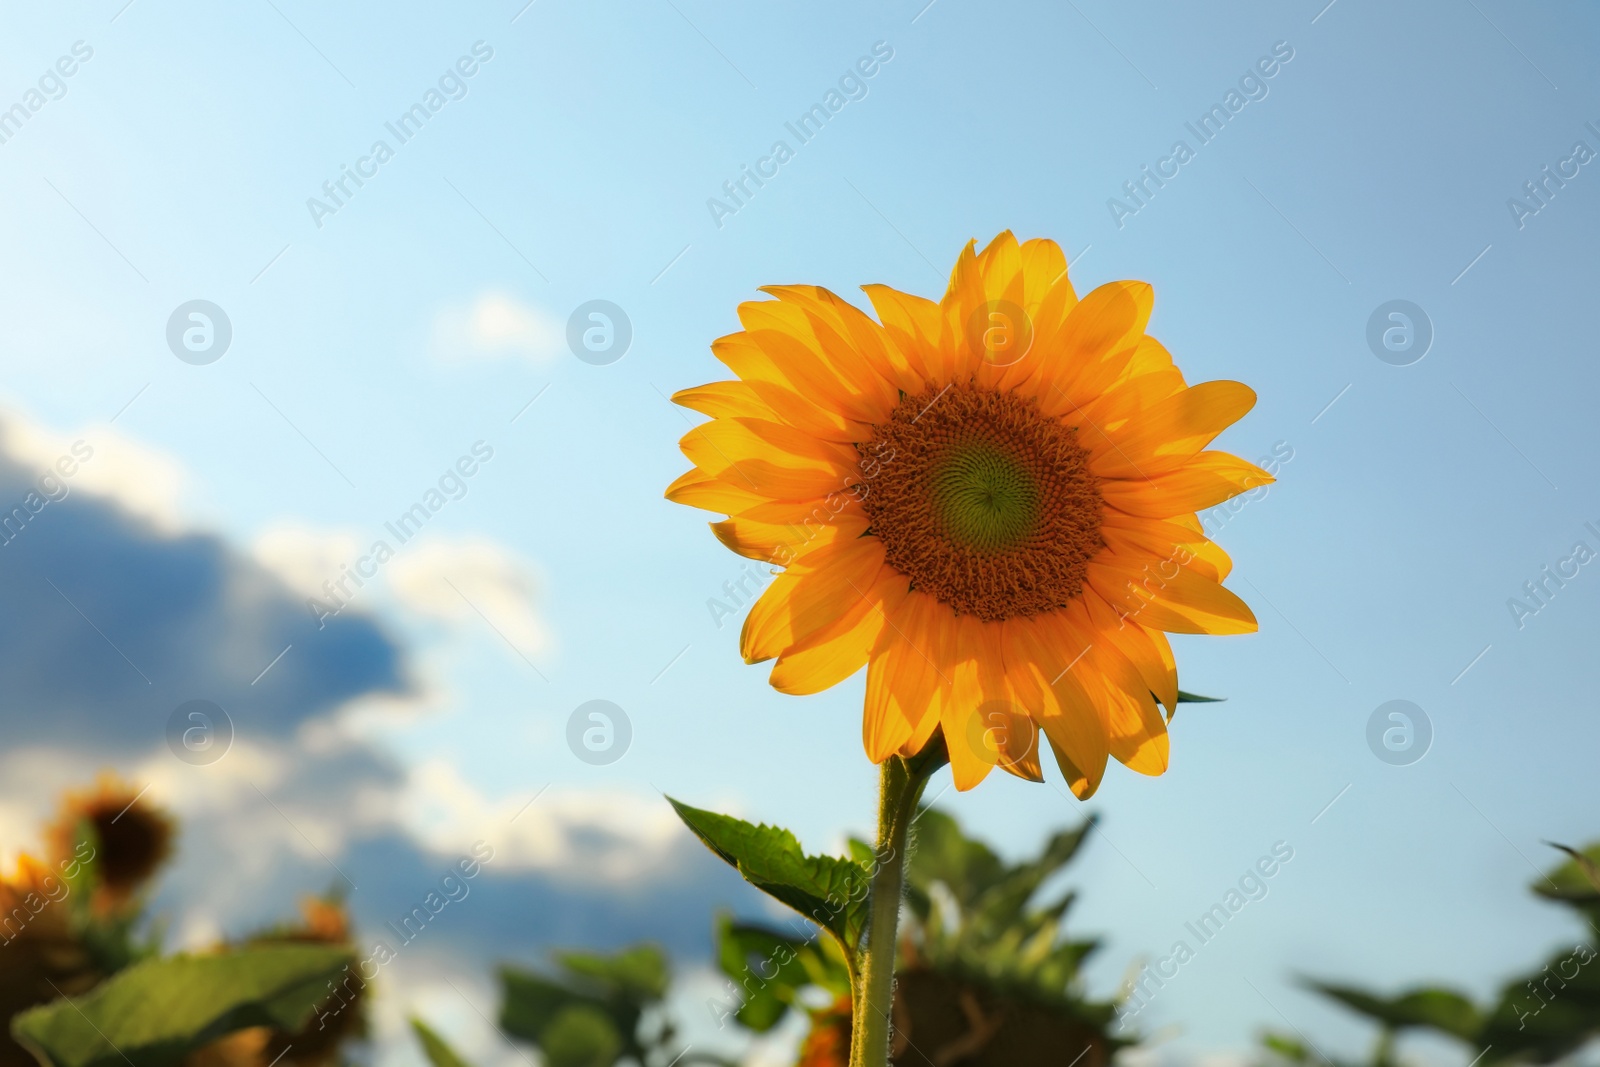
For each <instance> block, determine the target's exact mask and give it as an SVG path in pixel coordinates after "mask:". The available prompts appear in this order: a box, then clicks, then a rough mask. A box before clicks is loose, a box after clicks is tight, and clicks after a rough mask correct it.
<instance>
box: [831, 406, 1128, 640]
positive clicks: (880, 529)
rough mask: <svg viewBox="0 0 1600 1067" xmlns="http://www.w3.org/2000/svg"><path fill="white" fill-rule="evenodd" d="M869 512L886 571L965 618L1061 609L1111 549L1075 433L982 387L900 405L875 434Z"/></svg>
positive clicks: (869, 461)
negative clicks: (896, 573)
mask: <svg viewBox="0 0 1600 1067" xmlns="http://www.w3.org/2000/svg"><path fill="white" fill-rule="evenodd" d="M857 448H858V450H859V451H860V453H861V456H862V464H861V469H862V473H863V480H862V482H861V492H862V493H863V500H862V504H863V507H864V508H865V510H866V512H867V515H868V517H869V518H870V519H871V522H872V527H871V530H872V533H873V534H875V535H876V536H877V537H878V538H879V540H881V541H882V542H883V544H884V553H885V556H886V558H887V559H888V562H889V565H890V566H892V567H894V568H895V569H897V570H899V571H900V572H901V573H903V574H905V575H906V576H907V577H908V578H910V579H911V585H912V587H913V588H915V589H919V590H921V591H922V592H925V593H928V594H929V595H931V596H933V597H936V598H937V599H939V600H941V601H943V602H944V603H945V604H948V605H949V606H950V607H951V608H952V609H953V610H954V611H955V612H956V614H958V615H968V614H970V615H975V616H977V617H978V618H980V619H982V620H983V621H985V622H997V621H999V620H1001V619H1006V618H1010V617H1012V616H1016V615H1034V614H1038V613H1041V612H1046V611H1054V610H1056V609H1058V608H1062V607H1065V606H1066V605H1067V604H1069V603H1070V602H1071V601H1072V600H1073V599H1074V598H1076V597H1077V596H1078V595H1079V594H1080V593H1081V592H1082V591H1083V582H1084V574H1085V572H1086V568H1087V566H1088V562H1089V560H1091V559H1092V558H1094V556H1095V554H1096V553H1098V552H1099V551H1100V549H1101V548H1102V547H1104V544H1105V542H1104V540H1103V539H1102V538H1101V536H1100V514H1101V501H1100V493H1099V490H1098V488H1097V486H1096V481H1095V477H1094V475H1092V474H1091V473H1090V472H1089V466H1088V461H1089V454H1088V452H1087V451H1086V450H1085V449H1084V448H1083V447H1082V446H1081V445H1079V444H1078V440H1077V434H1076V432H1075V431H1074V430H1073V429H1072V428H1071V427H1070V426H1066V425H1064V424H1063V423H1061V421H1060V420H1058V419H1051V418H1046V417H1045V416H1043V415H1041V414H1039V412H1038V410H1037V408H1036V406H1035V405H1034V404H1033V402H1032V401H1031V400H1028V399H1025V398H1022V397H1018V396H1016V395H1015V394H1012V393H1001V392H999V391H997V390H993V389H985V388H982V387H980V386H976V385H952V386H949V387H947V388H946V389H944V390H942V391H935V390H934V389H932V388H929V389H928V390H926V391H925V392H923V393H922V394H921V395H918V396H908V397H905V398H903V399H902V400H901V401H900V403H899V405H898V406H896V408H895V410H894V412H893V413H892V414H891V415H890V417H889V421H887V422H884V423H881V424H879V425H877V426H875V427H873V436H872V438H871V440H870V441H867V442H865V443H863V444H860V445H858V446H857Z"/></svg>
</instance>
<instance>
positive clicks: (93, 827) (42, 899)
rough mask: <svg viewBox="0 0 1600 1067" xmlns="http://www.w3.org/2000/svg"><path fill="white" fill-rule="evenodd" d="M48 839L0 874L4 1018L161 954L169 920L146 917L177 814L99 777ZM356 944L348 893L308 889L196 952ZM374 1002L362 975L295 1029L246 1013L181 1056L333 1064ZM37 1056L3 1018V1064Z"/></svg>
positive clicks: (192, 1065) (228, 1065) (204, 1063)
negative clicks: (293, 904)
mask: <svg viewBox="0 0 1600 1067" xmlns="http://www.w3.org/2000/svg"><path fill="white" fill-rule="evenodd" d="M42 836H43V840H44V848H43V849H42V850H41V855H40V856H39V857H34V856H31V855H27V854H24V855H22V856H21V857H20V858H19V859H18V861H17V867H16V870H15V872H14V873H12V874H10V875H9V876H5V877H3V878H0V1023H5V1024H9V1023H10V1022H11V1021H13V1020H14V1019H15V1018H16V1017H17V1016H19V1015H20V1014H22V1013H23V1012H25V1011H27V1010H28V1009H30V1008H35V1007H37V1006H39V1005H47V1004H50V1003H52V1002H56V1001H58V1000H60V999H61V998H72V999H73V1000H74V1001H75V1002H76V1003H79V1004H81V1003H84V1002H85V1000H86V999H87V998H92V997H93V996H94V995H95V992H96V991H97V990H98V989H100V988H101V987H103V986H105V985H106V984H108V983H110V982H112V981H113V980H115V979H117V978H118V977H119V976H126V975H127V974H131V973H133V972H134V969H135V967H136V965H138V964H141V963H148V962H152V961H155V960H157V959H158V957H159V956H160V951H161V940H162V934H163V929H162V925H161V923H160V922H159V921H153V920H151V918H150V917H149V916H148V915H147V914H146V908H145V903H146V899H147V897H148V895H149V891H150V889H151V888H152V886H153V884H154V881H155V877H156V875H157V874H159V873H160V871H161V870H162V868H163V867H164V866H165V864H166V863H167V861H168V860H170V859H171V858H172V855H173V852H174V847H175V842H176V838H177V822H176V820H175V819H173V817H172V816H171V815H170V814H168V813H167V812H165V811H163V810H162V809H161V808H159V807H158V806H157V805H155V804H154V803H152V802H151V801H150V800H148V799H147V798H146V797H145V794H144V791H143V790H139V789H136V788H134V787H133V786H132V785H130V784H128V783H126V782H124V781H122V780H121V779H119V778H117V777H116V776H115V775H112V774H102V775H101V776H100V777H99V778H98V779H97V780H96V781H95V783H94V785H93V786H92V787H90V788H88V789H84V790H74V791H69V792H67V793H66V794H64V795H63V797H62V799H61V802H60V805H59V809H58V813H57V815H56V816H55V818H54V819H53V820H52V821H51V822H50V823H49V824H48V825H46V826H45V827H44V828H43V835H42ZM352 941H353V937H352V932H351V926H350V918H349V913H348V911H347V910H346V908H345V905H344V901H343V899H342V898H341V897H339V896H338V895H329V896H326V897H307V898H306V899H305V900H304V901H303V902H302V905H301V917H300V919H299V920H298V921H295V922H290V923H285V924H281V925H278V926H275V927H272V928H270V929H267V930H265V931H262V932H260V933H257V934H253V935H250V936H247V937H245V938H242V939H239V940H236V941H227V942H219V943H218V944H216V945H215V946H213V947H212V948H210V949H208V950H206V951H205V952H203V953H199V954H197V955H202V956H227V955H230V954H237V953H240V952H243V951H247V950H249V949H253V948H258V947H263V946H277V945H292V944H314V945H328V946H336V947H345V946H349V945H351V944H352ZM329 984H330V987H331V985H332V983H329ZM341 990H344V987H341ZM367 999H368V995H367V993H366V990H365V983H361V984H360V985H359V986H358V987H355V988H354V989H353V990H347V991H343V992H342V993H341V995H339V996H338V998H337V999H334V997H333V995H332V994H330V995H329V996H328V997H327V998H326V1001H327V1003H326V1004H322V1005H319V1007H320V1008H321V1010H319V1011H318V1012H317V1013H315V1014H313V1016H312V1017H311V1018H310V1019H308V1020H307V1021H306V1022H305V1023H304V1025H303V1026H300V1027H299V1028H298V1029H296V1030H294V1031H293V1032H290V1031H289V1030H285V1029H282V1028H279V1027H276V1026H262V1025H256V1026H245V1027H243V1028H238V1026H237V1023H238V1022H242V1021H244V1020H245V1019H246V1018H247V1017H248V1016H249V1015H250V1014H251V1013H248V1012H247V1013H241V1014H240V1019H239V1020H235V1025H234V1026H231V1027H225V1028H223V1032H222V1036H220V1037H213V1036H206V1035H203V1034H202V1035H199V1037H198V1038H197V1039H196V1040H195V1041H194V1042H193V1045H194V1047H193V1048H192V1049H191V1050H190V1051H188V1052H187V1053H186V1054H184V1055H183V1056H182V1057H181V1063H182V1064H183V1067H268V1065H269V1064H277V1065H279V1067H333V1065H335V1064H338V1063H341V1062H343V1060H344V1058H345V1052H346V1051H347V1049H346V1043H347V1042H348V1041H350V1040H352V1039H359V1038H361V1037H363V1036H364V1035H365V1033H366V1019H365V1015H366V1003H367ZM254 1014H256V1015H259V1014H261V1013H260V1012H259V1011H257V1012H255V1013H254ZM85 1025H91V1024H87V1023H86V1024H85ZM228 1030H231V1032H226V1031H228ZM169 1051H171V1050H169ZM175 1057H176V1054H175V1053H174V1054H173V1058H174V1061H175V1062H176V1059H175ZM38 1062H39V1061H38V1060H37V1059H36V1058H35V1055H34V1053H32V1052H30V1051H29V1050H28V1049H26V1048H24V1046H23V1045H22V1044H20V1043H19V1042H18V1041H17V1040H16V1039H15V1037H14V1035H13V1034H12V1033H11V1029H10V1026H9V1025H6V1026H5V1027H4V1028H3V1032H0V1067H36V1064H37V1063H38Z"/></svg>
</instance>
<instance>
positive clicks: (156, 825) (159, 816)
mask: <svg viewBox="0 0 1600 1067" xmlns="http://www.w3.org/2000/svg"><path fill="white" fill-rule="evenodd" d="M143 795H144V793H143V790H138V789H135V788H134V787H133V786H131V785H128V784H127V783H125V782H123V781H122V780H121V779H119V778H117V776H116V775H114V774H111V773H104V774H102V775H101V776H100V777H99V779H98V780H96V782H95V784H94V787H93V788H92V789H88V790H85V791H81V792H69V793H67V794H66V795H65V796H64V797H63V798H62V801H61V813H60V816H59V817H58V818H57V820H56V822H55V824H54V825H53V826H52V827H51V828H50V830H49V837H50V854H51V856H52V857H53V858H55V859H57V860H61V861H65V860H68V859H70V858H71V857H73V856H74V855H76V854H78V849H79V847H80V846H81V845H82V844H83V842H82V841H81V840H80V838H81V835H83V834H84V833H85V831H87V833H88V835H89V842H88V845H89V847H90V848H92V849H93V850H94V851H93V852H91V853H89V855H90V856H92V857H93V866H94V868H95V872H96V875H97V879H98V884H97V885H96V887H95V896H94V904H95V908H96V909H97V911H99V912H100V913H102V914H103V913H105V912H108V911H116V910H119V909H122V908H124V907H127V906H128V905H130V904H131V903H132V902H133V899H134V897H135V896H136V895H137V894H138V893H139V892H140V890H142V889H143V888H144V887H145V885H146V883H147V882H149V880H150V878H151V876H153V875H154V874H155V873H156V871H157V870H159V869H160V867H161V865H162V864H163V863H165V862H166V861H167V859H168V857H169V856H171V854H172V842H173V837H174V836H175V831H174V826H173V821H172V818H171V817H170V816H169V815H167V814H166V813H165V812H163V811H161V810H159V809H157V808H155V807H152V806H151V805H150V804H149V803H148V802H143V803H141V799H142V797H143Z"/></svg>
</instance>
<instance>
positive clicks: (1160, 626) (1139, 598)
mask: <svg viewBox="0 0 1600 1067" xmlns="http://www.w3.org/2000/svg"><path fill="white" fill-rule="evenodd" d="M1086 571H1087V578H1088V581H1089V585H1090V587H1091V588H1093V589H1094V591H1095V592H1097V593H1099V594H1100V595H1101V596H1102V597H1104V598H1105V599H1106V600H1107V602H1109V603H1110V604H1111V605H1112V606H1113V607H1115V608H1116V609H1117V610H1118V612H1119V613H1120V614H1122V615H1123V616H1124V617H1131V618H1133V619H1134V620H1135V621H1136V622H1138V623H1139V624H1140V625H1142V626H1146V627H1150V628H1151V629H1156V630H1165V631H1167V632H1168V633H1183V634H1247V633H1254V632H1255V631H1256V617H1255V615H1254V613H1252V612H1251V610H1250V606H1249V605H1248V604H1246V603H1245V602H1244V601H1242V600H1240V599H1239V598H1238V597H1237V596H1235V595H1234V594H1233V593H1231V592H1229V591H1228V590H1227V589H1224V588H1223V587H1222V586H1220V585H1218V584H1217V583H1216V582H1213V581H1212V580H1211V579H1209V578H1204V577H1202V576H1200V575H1198V574H1195V573H1194V572H1193V571H1190V570H1185V569H1183V568H1179V569H1178V572H1177V574H1176V575H1174V576H1172V577H1170V578H1169V577H1167V576H1166V575H1162V574H1157V573H1155V572H1154V571H1152V570H1148V569H1143V568H1134V567H1130V566H1128V565H1126V564H1121V563H1118V562H1116V561H1115V560H1111V561H1102V560H1099V559H1096V560H1093V561H1091V562H1090V563H1089V565H1088V567H1087V568H1086Z"/></svg>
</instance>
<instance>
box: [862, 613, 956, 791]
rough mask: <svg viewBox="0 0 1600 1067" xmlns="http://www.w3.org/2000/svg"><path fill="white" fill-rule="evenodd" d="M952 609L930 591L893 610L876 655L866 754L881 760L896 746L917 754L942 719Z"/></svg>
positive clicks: (865, 718) (871, 676) (870, 676)
mask: <svg viewBox="0 0 1600 1067" xmlns="http://www.w3.org/2000/svg"><path fill="white" fill-rule="evenodd" d="M948 616H949V609H948V608H946V607H945V606H944V605H943V604H940V603H939V602H938V601H937V600H934V599H933V598H932V597H930V596H928V595H927V594H926V593H916V592H912V593H909V594H908V595H907V596H906V597H905V599H904V600H902V601H901V602H900V604H899V606H898V607H896V608H895V609H894V610H892V611H890V612H889V613H888V615H887V621H886V623H885V625H884V628H883V630H882V632H881V633H880V634H879V635H878V643H877V646H876V647H874V648H873V651H872V661H871V663H869V664H868V666H867V696H866V702H865V706H864V715H863V721H862V731H863V742H864V743H865V746H866V750H867V757H868V758H869V759H871V760H872V762H874V763H882V762H883V761H884V760H885V759H888V758H889V756H890V755H892V754H893V753H895V752H896V751H899V752H901V753H902V754H904V755H915V754H916V753H917V752H920V751H921V749H922V746H923V745H925V744H927V741H928V738H929V737H931V736H932V734H933V731H934V728H935V727H937V726H938V725H939V719H940V709H941V706H942V705H943V703H944V700H945V696H946V694H947V693H948V692H949V689H950V674H949V672H948V671H947V670H945V669H943V666H942V665H944V664H947V663H948V662H949V660H948V657H947V655H946V653H947V651H948V650H947V648H946V641H945V640H944V634H943V628H942V627H941V626H940V625H938V623H939V621H940V619H941V618H942V617H948Z"/></svg>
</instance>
